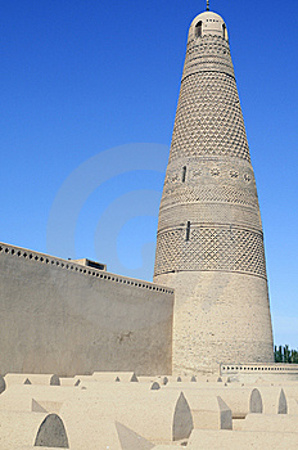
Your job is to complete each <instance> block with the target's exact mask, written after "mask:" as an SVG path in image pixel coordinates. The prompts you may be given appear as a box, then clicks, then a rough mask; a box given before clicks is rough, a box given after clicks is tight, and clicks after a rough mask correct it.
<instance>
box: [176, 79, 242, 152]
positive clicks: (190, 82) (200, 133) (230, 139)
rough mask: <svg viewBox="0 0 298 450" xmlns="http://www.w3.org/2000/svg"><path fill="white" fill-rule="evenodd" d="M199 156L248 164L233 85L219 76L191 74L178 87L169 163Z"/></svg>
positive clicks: (240, 114) (238, 107)
mask: <svg viewBox="0 0 298 450" xmlns="http://www.w3.org/2000/svg"><path fill="white" fill-rule="evenodd" d="M194 99H195V100H194ZM201 155H227V156H233V157H238V158H242V159H245V160H247V161H250V155H249V148H248V144H247V138H246V132H245V127H244V122H243V116H242V111H241V106H240V103H239V97H238V92H237V86H236V82H235V80H234V79H233V78H232V77H230V76H228V75H227V74H225V73H222V72H212V71H210V72H200V73H194V74H192V75H190V76H188V77H187V78H186V79H185V80H184V81H183V82H182V84H181V91H180V97H179V103H178V108H177V114H176V119H175V126H174V131H173V139H172V145H171V153H170V160H173V159H175V158H178V157H182V156H186V157H196V156H201Z"/></svg>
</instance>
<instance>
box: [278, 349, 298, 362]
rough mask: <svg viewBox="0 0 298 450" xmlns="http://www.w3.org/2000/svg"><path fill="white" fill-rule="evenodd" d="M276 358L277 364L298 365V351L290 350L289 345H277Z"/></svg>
mask: <svg viewBox="0 0 298 450" xmlns="http://www.w3.org/2000/svg"><path fill="white" fill-rule="evenodd" d="M274 358H275V362H277V363H288V364H298V351H297V350H291V349H289V346H288V345H285V346H284V347H283V346H282V345H280V346H279V347H277V346H276V345H275V347H274Z"/></svg>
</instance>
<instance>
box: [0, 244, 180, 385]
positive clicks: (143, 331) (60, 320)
mask: <svg viewBox="0 0 298 450" xmlns="http://www.w3.org/2000/svg"><path fill="white" fill-rule="evenodd" d="M173 301H174V293H173V290H172V289H169V288H164V287H160V286H157V285H155V284H152V283H148V282H144V281H140V280H133V279H130V278H126V277H120V276H118V275H114V274H111V273H108V272H103V271H99V270H95V269H92V268H89V267H85V266H82V265H80V264H77V263H74V262H72V261H66V260H62V259H59V258H54V257H51V256H48V255H43V254H40V253H36V252H31V251H30V250H24V249H20V248H16V247H12V246H9V245H6V244H0V314H1V327H0V341H1V352H0V373H3V374H5V373H7V372H27V373H28V372H29V373H30V372H32V373H56V374H58V375H65V376H70V375H75V374H80V373H81V374H86V373H92V372H93V371H95V370H97V371H105V370H107V371H116V370H122V371H125V370H133V371H136V373H137V374H148V375H154V374H157V373H170V372H171V346H172V312H173Z"/></svg>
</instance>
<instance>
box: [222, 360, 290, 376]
mask: <svg viewBox="0 0 298 450" xmlns="http://www.w3.org/2000/svg"><path fill="white" fill-rule="evenodd" d="M256 371H258V372H259V371H262V372H274V373H276V372H283V373H284V372H286V373H293V372H294V373H297V374H298V364H278V363H277V364H245V365H242V364H224V363H223V364H221V365H220V373H221V375H227V374H231V375H232V374H238V373H242V374H243V373H246V374H250V373H253V372H256Z"/></svg>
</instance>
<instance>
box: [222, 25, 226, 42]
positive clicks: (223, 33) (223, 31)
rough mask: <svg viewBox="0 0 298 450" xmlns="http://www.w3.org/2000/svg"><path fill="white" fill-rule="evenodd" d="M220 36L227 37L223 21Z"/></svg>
mask: <svg viewBox="0 0 298 450" xmlns="http://www.w3.org/2000/svg"><path fill="white" fill-rule="evenodd" d="M222 37H223V39H227V27H226V26H225V24H224V23H223V24H222Z"/></svg>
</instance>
